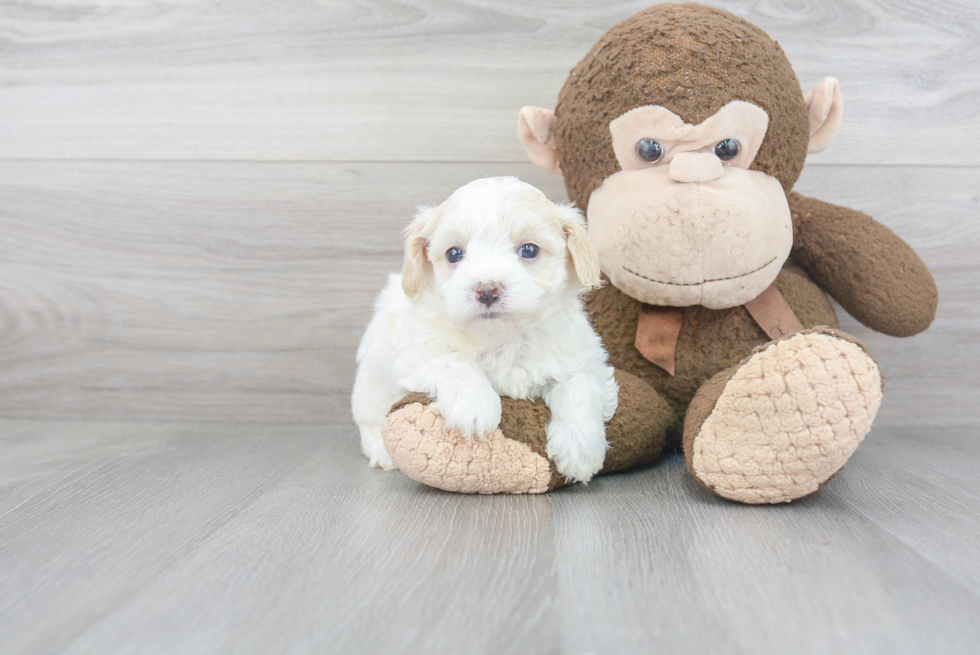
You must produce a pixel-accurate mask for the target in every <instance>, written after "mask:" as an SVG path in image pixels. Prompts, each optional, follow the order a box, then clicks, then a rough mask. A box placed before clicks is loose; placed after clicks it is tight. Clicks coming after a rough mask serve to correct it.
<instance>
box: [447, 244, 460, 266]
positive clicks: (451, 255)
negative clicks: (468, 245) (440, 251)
mask: <svg viewBox="0 0 980 655" xmlns="http://www.w3.org/2000/svg"><path fill="white" fill-rule="evenodd" d="M462 258H463V249H462V248H457V247H456V246H453V247H452V248H450V249H449V250H447V251H446V259H448V260H449V263H450V264H455V263H456V262H458V261H459V260H461V259H462Z"/></svg>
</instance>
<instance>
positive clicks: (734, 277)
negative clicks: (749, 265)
mask: <svg viewBox="0 0 980 655" xmlns="http://www.w3.org/2000/svg"><path fill="white" fill-rule="evenodd" d="M774 261H776V258H775V257H773V258H772V259H770V260H769V261H767V262H766V263H765V264H763V265H762V266H760V267H759V268H757V269H755V270H754V271H749V272H748V273H742V274H741V275H732V276H731V277H719V278H715V279H713V280H701V281H700V282H664V281H663V280H654V279H653V278H652V277H647V276H646V275H642V274H640V273H637V272H636V271H634V270H631V269H629V268H626V267H625V266H624V267H623V270H624V271H626V272H627V273H632V274H633V275H635V276H636V277H642V278H643V279H644V280H649V281H650V282H656V283H657V284H669V285H671V286H674V287H696V286H698V285H699V284H707V283H708V282H724V281H726V280H737V279H739V278H742V277H748V276H750V275H752V274H753V273H758V272H759V271H761V270H762V269H764V268H765V267H766V266H768V265H769V264H771V263H773V262H774Z"/></svg>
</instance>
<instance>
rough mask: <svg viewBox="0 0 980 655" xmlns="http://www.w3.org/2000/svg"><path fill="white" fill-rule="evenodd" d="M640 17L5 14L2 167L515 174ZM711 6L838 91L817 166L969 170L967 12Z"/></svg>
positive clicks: (608, 9)
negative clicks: (546, 120)
mask: <svg viewBox="0 0 980 655" xmlns="http://www.w3.org/2000/svg"><path fill="white" fill-rule="evenodd" d="M648 4H650V2H649V0H644V1H640V2H637V1H635V0H618V1H616V2H605V3H584V4H579V3H573V4H570V5H566V6H561V7H559V6H557V5H554V4H553V3H538V4H534V3H499V2H493V3H491V2H489V1H487V0H478V1H476V2H462V1H460V0H449V1H440V2H430V1H424V2H413V3H411V4H410V5H407V4H405V3H401V2H395V1H388V0H371V1H370V2H362V1H354V0H323V1H321V2H316V3H290V4H288V5H286V6H282V5H269V4H268V3H262V2H240V3H235V5H234V6H226V5H223V4H220V3H218V4H216V3H211V2H203V1H201V0H191V1H188V0H180V1H176V0H169V1H164V2H154V3H136V4H131V3H127V4H114V5H103V4H99V3H94V2H90V3H74V4H73V5H72V6H71V9H66V8H64V7H61V6H57V5H53V4H50V3H42V2H33V1H30V0H29V1H27V2H21V3H16V4H13V5H8V6H6V7H4V8H3V9H2V10H0V33H2V34H3V36H4V42H5V47H4V48H3V49H2V50H0V84H2V85H3V87H4V93H3V94H2V95H0V142H2V143H3V152H2V153H0V156H2V157H5V158H55V159H60V158H99V159H247V160H287V159H288V160H358V161H366V160H398V161H416V160H424V161H445V160H452V161H506V162H523V161H525V156H524V154H523V151H522V149H521V147H520V145H519V144H518V143H517V139H516V137H515V121H516V113H517V111H518V109H519V108H520V107H521V106H523V105H526V104H536V105H541V106H547V107H552V106H554V103H555V100H556V98H557V94H558V90H559V89H560V87H561V85H562V83H563V82H564V80H565V77H566V75H567V73H568V70H569V69H570V68H571V67H572V66H573V65H574V64H575V63H576V62H577V61H578V60H579V59H580V58H581V57H582V56H584V54H585V53H586V52H587V51H588V50H589V48H590V47H591V46H592V44H593V43H595V42H596V41H597V40H598V38H599V37H600V36H601V35H602V33H603V32H605V30H606V29H608V28H609V27H611V26H612V25H613V24H615V23H616V22H618V21H619V20H621V19H623V18H625V17H626V16H628V15H630V14H631V13H633V12H634V11H637V10H639V9H641V8H642V7H644V6H646V5H648ZM714 4H716V5H718V6H720V7H723V8H727V9H729V10H731V11H733V12H735V13H736V14H738V15H741V16H744V17H745V18H747V19H749V20H751V21H753V22H755V23H757V24H758V25H760V26H761V27H762V28H764V29H766V30H768V31H769V32H770V34H771V35H772V36H773V37H774V38H776V39H778V41H779V42H780V44H781V45H782V47H783V48H784V49H785V51H786V52H787V54H788V56H789V58H790V60H791V61H792V62H793V64H794V66H795V69H796V71H797V74H798V77H799V78H800V80H801V83H802V84H803V85H804V86H805V87H806V88H810V86H812V85H813V84H815V83H816V82H818V81H819V80H820V79H822V78H823V77H824V76H827V75H832V76H835V77H838V78H839V79H840V80H841V81H842V85H843V89H844V94H845V98H846V101H847V113H846V118H845V121H844V124H843V127H842V129H841V133H840V134H839V137H838V141H837V142H836V143H835V144H834V146H833V147H832V148H831V149H830V150H829V151H828V152H827V153H825V154H822V155H819V156H818V157H817V158H816V161H820V162H826V163H844V164H889V163H894V162H896V161H898V162H901V163H915V164H950V163H955V164H980V153H978V151H977V149H976V148H975V147H974V145H973V143H974V139H970V138H968V137H966V135H970V134H974V135H975V134H977V133H978V132H980V111H978V109H977V107H978V106H980V64H978V63H977V62H980V39H977V33H978V29H980V9H978V6H977V4H976V3H975V2H972V1H970V0H959V1H956V2H950V1H949V0H903V1H902V2H889V3H887V4H886V3H881V2H876V1H875V0H845V1H841V2H834V3H818V4H812V3H810V4H807V3H797V4H795V5H793V4H780V5H778V6H777V5H773V4H771V3H761V4H760V3H754V2H745V1H744V0H718V1H717V2H715V3H714ZM965 137H966V138H965Z"/></svg>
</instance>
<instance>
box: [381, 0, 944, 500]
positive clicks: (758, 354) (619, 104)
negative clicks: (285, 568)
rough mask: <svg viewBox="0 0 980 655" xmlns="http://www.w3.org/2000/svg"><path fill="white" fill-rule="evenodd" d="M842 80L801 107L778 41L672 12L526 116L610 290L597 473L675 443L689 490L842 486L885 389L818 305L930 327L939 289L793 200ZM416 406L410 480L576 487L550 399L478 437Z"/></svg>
mask: <svg viewBox="0 0 980 655" xmlns="http://www.w3.org/2000/svg"><path fill="white" fill-rule="evenodd" d="M842 110H843V102H842V99H841V92H840V88H839V85H838V83H837V80H835V79H833V78H827V79H825V80H823V81H822V82H820V83H819V84H817V85H816V86H815V87H814V88H813V89H811V90H810V91H808V92H807V93H806V94H804V93H803V92H802V91H801V89H800V84H799V81H798V80H797V78H796V75H795V73H794V72H793V69H792V67H791V66H790V63H789V61H788V59H787V58H786V55H785V54H784V53H783V51H782V49H781V48H780V47H779V45H778V44H777V43H776V42H775V41H773V40H772V39H771V38H770V37H769V36H768V35H767V34H766V33H765V32H763V31H762V30H761V29H759V28H758V27H756V26H754V25H752V24H751V23H749V22H747V21H745V20H743V19H741V18H738V17H736V16H734V15H732V14H730V13H728V12H725V11H721V10H718V9H714V8H711V7H706V6H703V5H699V4H693V3H684V4H661V5H657V6H654V7H651V8H649V9H646V10H644V11H641V12H639V13H637V14H635V15H633V16H632V17H630V18H628V19H626V20H624V21H623V22H621V23H619V24H618V25H616V26H615V27H613V28H612V29H611V30H609V32H607V33H606V34H605V35H604V36H603V37H602V38H601V39H600V40H599V42H598V43H597V44H596V45H595V46H594V47H593V48H592V50H591V51H590V52H589V53H588V54H587V55H586V56H585V58H584V59H582V61H581V62H579V64H578V65H577V66H576V67H575V68H574V69H573V70H572V71H571V74H570V75H569V77H568V79H567V81H566V82H565V85H564V87H563V88H562V90H561V93H560V94H559V97H558V105H557V107H556V108H555V110H554V111H551V110H548V109H541V108H536V107H525V108H524V109H522V110H521V112H520V116H519V119H518V134H519V137H520V139H521V141H522V142H523V144H524V145H525V147H526V149H527V153H528V156H529V157H530V159H531V161H532V162H533V163H535V164H537V165H538V166H541V167H542V168H545V169H547V170H549V171H554V172H560V173H561V174H562V175H563V177H564V181H565V186H566V188H567V190H568V196H569V198H570V199H571V200H573V201H574V202H575V203H576V205H577V206H578V207H579V208H581V209H582V211H583V212H585V214H586V217H587V221H588V229H589V235H590V237H591V238H592V239H593V240H594V242H595V244H596V246H597V247H598V250H599V256H600V261H601V266H602V272H603V275H604V278H605V280H606V284H605V286H604V287H603V288H601V289H599V290H597V291H594V292H592V294H591V295H590V296H589V298H588V301H587V308H588V310H589V312H590V316H591V317H592V321H593V324H594V327H595V329H596V331H597V332H598V333H599V335H600V336H601V337H602V339H603V342H604V344H605V346H606V348H607V350H608V351H609V355H610V359H611V361H612V363H613V365H614V366H615V367H616V369H617V378H618V381H619V383H620V403H619V409H618V411H617V413H616V415H615V417H614V418H613V419H612V421H611V422H610V423H609V424H608V425H607V439H608V441H609V444H610V448H609V451H608V453H607V456H606V461H605V465H604V467H603V469H602V472H604V473H605V472H609V471H614V470H618V469H623V468H629V467H632V466H636V465H639V464H643V463H647V462H650V461H652V460H653V459H655V458H656V457H657V455H658V454H659V453H660V452H661V450H662V449H663V448H664V446H665V444H666V443H668V442H669V440H670V439H671V438H674V439H678V440H679V441H680V443H681V444H682V447H683V452H684V458H685V461H686V464H687V468H688V470H689V471H690V473H691V475H693V476H694V478H695V479H696V480H697V481H698V482H699V483H700V484H701V485H703V486H704V487H706V488H707V489H709V490H711V491H712V492H713V493H715V494H717V495H719V496H722V497H724V498H728V499H731V500H735V501H739V502H743V503H778V502H788V501H791V500H794V499H797V498H800V497H803V496H805V495H807V494H809V493H812V492H813V491H816V490H817V489H818V488H819V487H821V486H822V485H824V484H825V483H826V482H828V481H829V480H830V479H831V477H832V476H833V475H834V474H835V473H837V471H839V470H840V468H841V467H842V466H844V464H845V463H846V462H847V460H848V458H850V456H851V455H852V454H853V453H854V451H855V449H856V448H857V447H858V445H859V444H860V442H861V440H862V439H863V438H864V436H865V435H866V434H867V432H868V431H869V429H870V428H871V423H872V421H873V419H874V417H875V414H876V413H877V411H878V407H879V405H880V403H881V398H882V376H881V372H880V370H879V367H878V364H877V363H876V361H875V359H874V358H873V357H872V355H871V354H870V352H868V349H867V348H866V347H865V346H864V345H863V344H861V342H859V341H858V340H857V339H855V338H854V337H852V336H850V335H848V334H846V333H844V332H841V331H840V329H839V324H838V322H837V317H836V316H835V314H834V310H833V308H832V307H831V304H830V302H829V300H828V298H827V295H826V294H829V295H830V296H833V297H834V298H835V299H836V300H837V301H838V302H839V303H840V304H841V306H842V307H843V308H844V309H845V310H847V311H848V312H849V313H850V314H851V315H853V316H854V317H855V318H857V319H858V320H859V321H861V322H862V323H863V324H865V325H867V326H868V327H870V328H872V329H874V330H877V331H879V332H883V333H885V334H889V335H893V336H899V337H900V336H909V335H913V334H917V333H919V332H921V331H923V330H925V329H926V328H927V327H928V326H929V324H930V323H931V322H932V320H933V317H934V316H935V311H936V304H937V298H938V296H937V292H936V285H935V282H934V281H933V278H932V276H931V275H930V273H929V271H928V270H927V269H926V267H925V265H924V264H923V263H922V261H921V260H920V259H919V257H918V256H917V255H916V254H915V253H914V252H913V251H912V249H911V248H910V247H909V246H908V245H907V244H906V243H905V242H904V241H902V240H901V239H900V238H899V237H898V236H896V235H895V234H894V233H893V232H892V231H891V230H889V229H888V228H887V227H885V226H883V225H882V224H880V223H878V222H876V221H875V220H874V219H872V218H871V217H870V216H867V215H865V214H862V213H861V212H858V211H855V210H852V209H848V208H846V207H839V206H835V205H831V204H828V203H825V202H822V201H820V200H815V199H812V198H807V197H804V196H801V195H799V194H797V193H795V192H793V191H792V189H793V185H794V183H795V182H796V180H797V178H798V177H799V175H800V172H801V170H802V168H803V163H804V160H805V159H806V156H807V153H809V152H819V151H821V150H823V149H824V148H825V147H826V146H827V145H828V144H829V142H830V140H831V139H832V137H833V136H834V133H835V132H836V130H837V127H838V126H839V124H840V121H841V115H842ZM429 404H430V399H429V398H427V397H425V396H421V395H419V394H412V395H410V396H408V397H406V398H404V399H403V400H401V401H400V402H399V403H397V404H396V405H395V406H394V407H393V408H392V411H391V413H390V414H389V417H388V421H387V423H386V427H385V432H384V438H385V444H386V446H387V449H388V452H389V453H390V455H391V458H392V460H393V461H394V463H395V464H396V465H397V466H398V467H399V468H400V469H401V470H402V471H403V472H404V473H406V474H407V475H409V476H411V477H412V478H414V479H416V480H419V481H421V482H424V483H426V484H429V485H432V486H436V487H439V488H442V489H448V490H453V491H461V492H478V493H498V492H509V493H534V492H543V491H548V490H551V489H554V488H556V487H559V486H561V485H563V484H564V480H563V479H562V478H561V476H560V475H558V473H557V471H556V469H555V467H554V465H553V464H552V463H551V461H550V460H549V458H548V455H547V452H546V449H545V443H546V438H545V430H544V426H545V425H546V424H547V422H548V419H549V415H548V409H547V407H546V406H545V405H544V403H543V402H540V401H539V402H530V401H526V400H513V399H504V401H503V420H502V421H501V425H500V428H499V429H498V430H496V431H494V432H493V433H491V434H490V435H488V436H487V438H486V439H484V440H482V441H470V440H466V439H462V438H460V437H459V436H458V435H456V434H454V433H452V432H450V431H448V430H446V429H445V427H444V425H443V424H442V419H441V417H440V416H439V414H438V412H437V411H436V410H435V409H434V408H433V407H430V406H429Z"/></svg>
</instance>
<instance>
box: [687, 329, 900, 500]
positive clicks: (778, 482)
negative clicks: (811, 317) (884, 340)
mask: <svg viewBox="0 0 980 655" xmlns="http://www.w3.org/2000/svg"><path fill="white" fill-rule="evenodd" d="M881 388H882V378H881V372H880V370H879V369H878V365H877V363H876V362H875V360H874V359H873V358H872V357H871V355H870V354H869V353H868V352H867V351H866V350H865V348H864V346H863V345H862V344H860V342H857V340H856V339H854V338H853V337H850V336H849V335H846V334H844V333H842V332H839V331H836V330H831V329H829V328H817V329H815V330H808V331H804V332H798V333H796V334H793V335H790V336H787V337H784V338H782V339H780V340H778V341H775V342H773V343H770V344H767V345H766V346H762V347H761V348H760V349H758V350H757V351H756V352H755V353H754V354H752V355H751V356H749V357H748V358H747V359H745V360H743V361H742V362H741V363H740V364H739V365H738V366H736V367H733V368H731V369H728V370H727V371H723V372H722V373H719V374H718V375H716V376H715V377H714V378H712V379H711V380H709V381H708V382H707V383H706V384H705V385H704V386H703V387H702V388H701V389H700V390H699V391H698V394H697V396H695V398H694V400H693V401H692V403H691V407H690V408H689V410H688V415H687V419H686V421H685V426H684V428H685V429H684V455H685V458H686V460H687V466H688V468H689V469H690V471H691V472H692V473H693V474H694V476H695V477H696V478H697V479H698V481H699V482H700V483H701V484H703V485H704V486H705V487H707V488H708V489H710V490H711V491H712V492H714V493H715V494H717V495H719V496H721V497H723V498H728V499H731V500H735V501H739V502H742V503H750V504H759V503H781V502H789V501H791V500H795V499H797V498H802V497H803V496H806V495H807V494H810V493H812V492H814V491H816V490H817V489H819V488H820V487H821V486H822V485H823V484H824V483H826V482H827V481H828V480H829V479H830V478H831V477H832V476H833V475H834V474H835V473H837V471H839V470H840V469H841V467H842V466H844V464H845V463H846V462H847V460H848V459H849V458H850V457H851V455H852V454H853V453H854V450H855V449H856V448H857V447H858V444H860V443H861V440H862V439H863V438H864V436H865V435H866V434H867V433H868V431H869V430H870V429H871V422H872V421H873V420H874V417H875V415H876V414H877V412H878V407H879V406H880V404H881Z"/></svg>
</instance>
